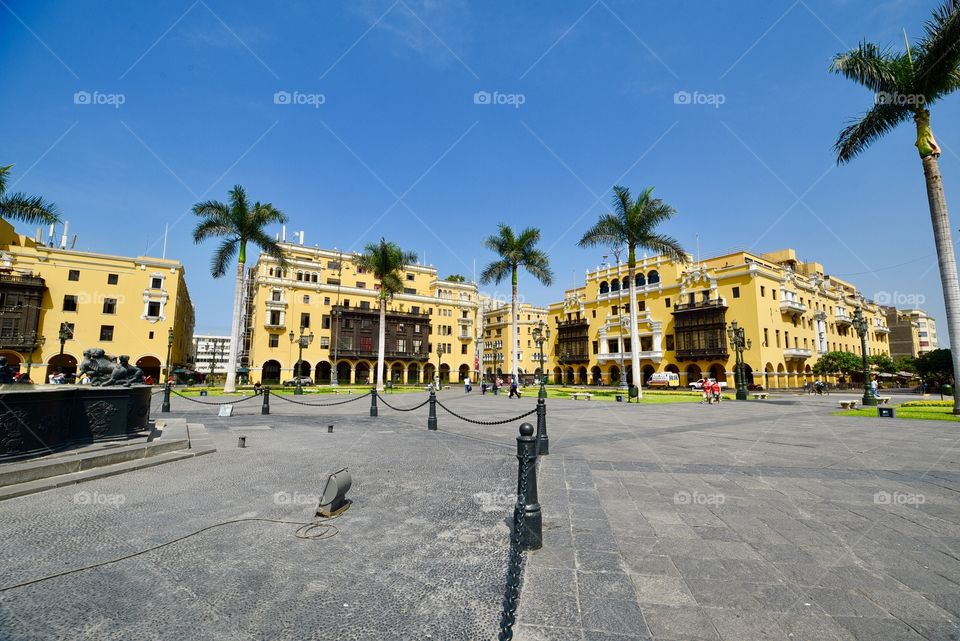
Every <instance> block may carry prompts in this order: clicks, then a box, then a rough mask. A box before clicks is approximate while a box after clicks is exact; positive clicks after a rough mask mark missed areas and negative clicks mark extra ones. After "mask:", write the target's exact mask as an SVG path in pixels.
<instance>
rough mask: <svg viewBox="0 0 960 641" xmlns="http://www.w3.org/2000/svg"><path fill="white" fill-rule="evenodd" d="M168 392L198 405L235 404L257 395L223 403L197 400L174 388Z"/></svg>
mask: <svg viewBox="0 0 960 641" xmlns="http://www.w3.org/2000/svg"><path fill="white" fill-rule="evenodd" d="M170 392H171V393H172V394H176V395H177V396H179V397H180V398H185V399H187V400H188V401H191V402H193V403H197V404H198V405H235V404H237V403H242V402H244V401H249V400H250V399H251V398H256V397H257V395H256V394H255V395H253V396H244V397H242V398H240V399H237V400H235V401H226V402H223V403H208V402H206V401H198V400H197V399H195V398H191V397H190V396H184V395H183V394H181V393H180V392H178V391H176V390H170Z"/></svg>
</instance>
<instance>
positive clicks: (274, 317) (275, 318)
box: [269, 309, 280, 327]
mask: <svg viewBox="0 0 960 641" xmlns="http://www.w3.org/2000/svg"><path fill="white" fill-rule="evenodd" d="M269 324H270V325H273V326H274V327H276V326H278V325H279V324H280V310H277V309H272V310H270V323H269Z"/></svg>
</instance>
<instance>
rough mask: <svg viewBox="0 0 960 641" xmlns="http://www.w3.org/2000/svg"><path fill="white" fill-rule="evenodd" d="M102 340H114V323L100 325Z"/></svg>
mask: <svg viewBox="0 0 960 641" xmlns="http://www.w3.org/2000/svg"><path fill="white" fill-rule="evenodd" d="M100 340H102V341H112V340H113V325H101V326H100Z"/></svg>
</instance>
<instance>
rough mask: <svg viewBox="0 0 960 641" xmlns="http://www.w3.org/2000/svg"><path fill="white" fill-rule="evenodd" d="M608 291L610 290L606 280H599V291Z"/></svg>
mask: <svg viewBox="0 0 960 641" xmlns="http://www.w3.org/2000/svg"><path fill="white" fill-rule="evenodd" d="M609 291H610V285H608V284H607V281H605V280H603V281H600V293H601V294H606V293H607V292H609Z"/></svg>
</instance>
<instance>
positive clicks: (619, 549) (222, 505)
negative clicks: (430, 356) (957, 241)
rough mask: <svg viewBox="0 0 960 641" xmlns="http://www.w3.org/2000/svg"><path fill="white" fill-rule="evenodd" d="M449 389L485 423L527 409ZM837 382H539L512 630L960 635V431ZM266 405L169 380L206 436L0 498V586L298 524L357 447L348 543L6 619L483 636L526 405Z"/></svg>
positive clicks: (201, 548) (173, 555)
mask: <svg viewBox="0 0 960 641" xmlns="http://www.w3.org/2000/svg"><path fill="white" fill-rule="evenodd" d="M341 398H342V397H341ZM440 398H441V401H442V402H443V403H444V404H446V405H447V406H448V407H450V408H451V409H454V410H456V411H457V412H460V413H462V414H465V415H468V416H472V417H478V418H485V419H493V418H506V417H509V416H513V415H516V414H519V413H521V412H523V411H526V410H529V409H532V408H533V407H534V403H535V399H534V398H531V397H524V398H523V399H522V400H519V401H517V400H509V399H507V398H505V397H503V396H501V397H493V396H490V395H487V396H486V397H481V396H480V395H479V393H478V392H474V393H473V394H471V395H469V396H468V395H464V394H463V393H462V392H461V391H458V390H451V391H444V392H443V393H442V394H441V395H440ZM837 398H838V397H837V396H836V395H835V396H833V397H830V398H812V397H808V396H782V397H771V398H770V399H768V400H767V401H750V402H747V403H735V402H728V403H723V404H720V405H717V406H707V405H700V404H671V405H666V404H665V405H642V406H627V405H623V404H615V403H604V402H599V401H579V402H574V401H559V400H550V401H549V404H548V408H549V418H548V425H549V433H550V437H551V454H550V456H547V457H543V459H542V460H541V462H540V471H539V485H540V502H541V505H542V509H543V518H544V539H545V546H544V548H543V549H542V550H540V551H537V552H533V553H529V554H528V555H527V565H526V569H525V573H524V585H523V592H522V596H521V607H520V611H519V615H518V626H517V636H516V638H518V639H521V640H523V639H525V640H527V641H530V640H535V639H536V640H539V639H551V640H552V639H556V640H558V641H566V640H568V639H570V640H577V641H594V640H597V641H599V640H601V639H602V640H608V641H612V640H615V639H618V640H622V641H628V640H631V639H657V640H665V641H688V640H699V639H705V640H716V639H723V640H724V641H726V640H730V641H752V640H754V639H789V640H794V641H801V640H807V639H810V640H818V641H819V640H844V641H849V640H851V639H857V640H871V641H873V640H897V641H901V640H904V641H907V640H916V639H931V640H934V639H935V640H946V639H960V503H958V500H957V498H958V490H960V451H958V449H957V446H958V445H960V432H958V429H960V428H958V427H957V426H956V424H951V423H945V422H938V421H902V420H896V419H894V420H890V419H882V420H881V419H876V420H873V419H862V418H853V417H837V416H832V415H831V412H832V411H833V410H834V408H835V406H836V404H837V403H836V401H837ZM304 399H305V400H306V402H321V401H329V400H331V397H304ZM158 400H159V399H158ZM198 400H211V401H213V400H217V399H216V398H215V397H209V399H198ZM387 400H388V401H389V402H390V403H391V404H394V405H396V406H398V407H410V406H412V405H415V404H416V403H418V402H420V401H421V400H423V396H422V395H420V394H416V395H413V394H406V395H394V396H388V397H387ZM271 406H272V410H273V413H272V414H271V415H269V416H261V415H260V410H259V401H257V400H254V401H250V402H248V403H244V404H240V405H237V406H236V407H235V415H234V416H233V417H230V418H218V417H217V416H216V413H217V412H216V408H215V407H205V406H200V405H198V404H196V403H192V402H188V401H185V400H183V399H179V398H175V399H174V402H173V410H174V411H173V412H172V413H171V414H170V415H169V416H172V417H184V418H188V419H189V420H190V421H191V422H196V423H203V424H204V425H205V426H206V429H207V431H208V432H209V433H210V436H211V437H212V440H213V441H214V443H215V444H216V446H217V448H218V451H217V452H216V453H214V454H210V455H207V456H203V457H199V458H196V459H190V460H185V461H179V462H175V463H170V464H167V465H162V466H158V467H154V468H150V469H145V470H140V471H137V472H133V473H130V474H125V475H121V476H115V477H110V478H105V479H100V480H97V481H92V482H89V483H84V484H81V485H76V486H73V487H64V488H59V489H56V490H51V491H48V492H44V493H40V494H34V495H31V496H25V497H20V498H16V499H11V500H8V501H3V502H0V557H2V564H3V572H2V573H0V574H2V577H3V578H2V580H0V588H2V587H3V586H8V585H12V584H16V583H20V582H23V581H28V580H30V579H34V578H38V577H42V576H45V575H50V574H55V573H58V572H62V571H65V570H69V569H72V568H75V567H79V566H82V565H88V564H92V563H96V562H99V561H105V560H109V559H113V558H116V557H118V556H123V555H125V554H129V553H131V552H134V551H137V550H140V549H143V548H146V547H150V546H152V545H156V544H159V543H163V542H165V541H169V540H171V539H174V538H177V537H179V536H183V535H185V534H189V533H190V532H193V531H195V530H199V529H201V528H203V527H206V526H209V525H212V524H215V523H217V522H221V521H226V520H230V519H237V518H244V517H261V518H272V519H280V520H291V521H305V520H306V521H308V520H310V518H311V517H312V515H313V511H314V509H315V507H316V501H315V500H314V498H313V497H312V496H311V495H315V494H317V493H319V492H320V490H321V489H322V483H323V481H324V480H325V478H326V475H327V474H329V473H330V472H332V471H334V470H336V469H338V468H340V467H343V466H348V467H349V468H350V471H351V473H352V475H353V481H354V484H353V488H352V490H351V492H350V494H349V498H351V499H352V500H353V505H352V507H351V509H350V510H349V511H348V512H346V514H344V515H343V516H342V517H341V518H340V519H338V520H336V521H334V522H333V524H334V525H335V526H336V528H337V529H338V532H337V534H336V536H334V537H333V538H328V539H325V540H319V541H306V540H302V539H298V538H296V537H295V536H294V531H295V530H296V528H297V526H296V525H283V524H271V523H263V522H245V523H239V524H233V525H227V526H224V527H220V528H216V529H213V530H210V531H207V532H204V533H201V534H199V535H197V536H195V537H191V538H189V539H186V540H184V541H182V542H179V543H175V544H173V545H170V546H168V547H165V548H162V549H160V550H157V551H154V552H149V553H147V554H143V555H140V556H137V557H134V558H132V559H129V560H125V561H121V562H119V563H116V564H113V565H108V566H105V567H102V568H97V569H92V570H88V571H85V572H82V573H78V574H73V575H70V576H65V577H61V578H55V579H51V580H49V581H45V582H42V583H37V584H34V585H30V586H27V587H23V588H18V589H15V590H9V591H3V592H0V638H2V639H15V640H22V639H37V640H39V639H44V640H47V639H224V640H226V639H291V640H293V639H297V640H300V639H364V640H366V639H371V640H372V639H493V638H495V637H496V634H497V621H498V615H499V610H500V599H501V596H502V592H503V584H504V573H505V569H506V563H507V552H508V542H509V529H508V526H507V524H508V522H509V518H510V514H511V510H512V502H511V498H512V497H511V496H510V495H511V494H512V493H513V492H514V491H515V483H516V470H517V464H516V459H515V457H514V454H515V451H516V448H515V437H516V435H517V427H518V423H512V424H508V425H503V426H498V427H480V426H474V425H470V424H467V423H464V422H462V421H459V420H456V419H454V418H453V417H451V416H450V415H448V414H446V413H445V412H443V411H442V410H440V411H439V414H438V417H439V425H440V430H439V431H437V432H429V431H427V430H426V408H422V409H420V410H418V411H415V412H408V413H398V412H395V411H393V410H390V409H388V408H386V407H383V406H382V405H381V407H380V416H379V418H376V419H371V418H369V417H368V416H367V414H368V407H369V404H368V401H367V400H366V399H364V400H360V401H357V402H355V403H349V404H346V405H341V406H338V407H332V408H305V407H301V406H297V405H293V404H290V403H286V402H284V401H282V400H279V399H274V400H273V402H272V404H271ZM159 416H160V414H159V413H156V414H155V417H159ZM533 418H534V417H531V419H528V420H531V422H533V421H532V419H533ZM329 424H333V425H334V433H332V434H329V433H327V425H329ZM238 436H246V437H247V448H245V449H241V448H238V447H237V446H236V444H237V437H238Z"/></svg>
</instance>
